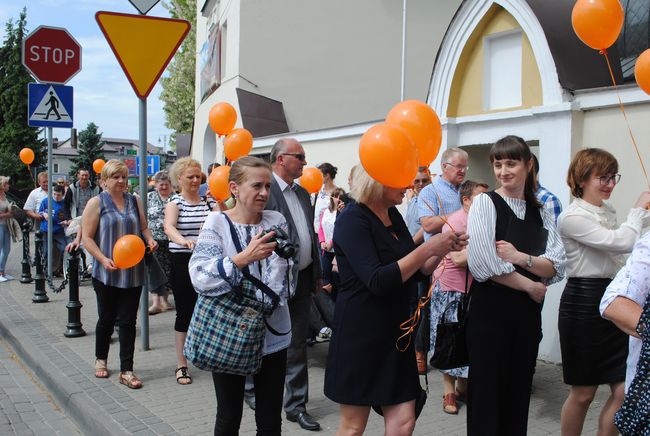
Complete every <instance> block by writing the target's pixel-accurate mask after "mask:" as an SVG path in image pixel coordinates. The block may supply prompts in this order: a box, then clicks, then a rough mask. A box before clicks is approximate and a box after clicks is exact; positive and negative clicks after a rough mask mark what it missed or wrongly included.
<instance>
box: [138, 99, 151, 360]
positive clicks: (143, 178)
mask: <svg viewBox="0 0 650 436" xmlns="http://www.w3.org/2000/svg"><path fill="white" fill-rule="evenodd" d="M138 100H139V101H140V103H139V110H138V113H139V116H140V150H139V156H140V199H141V200H142V212H143V213H144V216H145V217H146V216H147V99H146V98H139V99H138ZM140 320H141V325H142V329H141V331H142V350H143V351H147V350H149V293H148V292H147V291H145V290H144V288H143V289H142V294H141V295H140Z"/></svg>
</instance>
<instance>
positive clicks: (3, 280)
mask: <svg viewBox="0 0 650 436" xmlns="http://www.w3.org/2000/svg"><path fill="white" fill-rule="evenodd" d="M8 281H9V279H8V278H6V277H5V276H0V283H2V282H8Z"/></svg>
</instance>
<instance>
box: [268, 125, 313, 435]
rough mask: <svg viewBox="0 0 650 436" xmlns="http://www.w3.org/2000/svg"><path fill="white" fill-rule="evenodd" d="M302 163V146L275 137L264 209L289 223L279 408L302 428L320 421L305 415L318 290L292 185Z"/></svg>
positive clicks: (303, 195) (306, 201)
mask: <svg viewBox="0 0 650 436" xmlns="http://www.w3.org/2000/svg"><path fill="white" fill-rule="evenodd" d="M306 164H307V161H306V158H305V150H304V149H303V148H302V145H300V143H299V142H298V141H296V140H295V139H292V138H285V139H280V140H279V141H278V142H276V143H275V145H274V146H273V148H272V149H271V165H272V166H273V178H272V179H271V195H270V196H269V201H268V203H267V205H266V208H267V209H271V210H277V211H278V212H280V213H282V215H284V217H285V218H286V220H287V222H288V224H289V238H290V239H291V242H292V243H293V244H294V245H295V246H296V247H297V250H296V254H295V255H294V258H293V261H294V269H293V273H294V277H297V280H296V288H295V294H294V296H293V298H292V299H291V300H289V311H290V313H291V334H292V338H291V345H289V349H288V350H287V374H286V379H285V393H284V410H285V413H286V414H287V419H288V420H289V421H292V422H297V423H298V424H299V425H300V427H302V428H303V429H305V430H312V431H317V430H320V424H319V423H318V422H317V421H316V420H315V419H314V418H313V417H312V416H311V415H309V414H308V413H307V409H306V405H307V401H308V390H309V386H308V377H307V333H308V330H309V315H310V309H311V298H312V292H313V291H314V290H315V289H319V287H320V282H321V266H320V262H319V256H318V238H317V236H316V234H315V233H314V226H313V225H312V223H313V222H314V210H313V208H312V206H311V202H310V198H309V194H308V193H307V191H306V190H305V189H304V188H302V187H301V186H299V185H298V184H296V183H294V180H295V179H297V178H299V177H300V176H301V175H302V169H303V167H304V166H305V165H306Z"/></svg>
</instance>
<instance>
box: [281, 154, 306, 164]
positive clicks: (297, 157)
mask: <svg viewBox="0 0 650 436" xmlns="http://www.w3.org/2000/svg"><path fill="white" fill-rule="evenodd" d="M282 156H293V157H295V158H296V159H298V160H299V161H301V162H304V161H305V157H306V156H305V153H282Z"/></svg>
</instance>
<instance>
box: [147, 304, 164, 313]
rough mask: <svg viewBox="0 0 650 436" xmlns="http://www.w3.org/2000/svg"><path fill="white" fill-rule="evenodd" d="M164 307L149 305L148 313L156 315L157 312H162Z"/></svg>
mask: <svg viewBox="0 0 650 436" xmlns="http://www.w3.org/2000/svg"><path fill="white" fill-rule="evenodd" d="M164 311H165V309H164V308H162V307H159V306H149V315H156V314H158V313H162V312H164Z"/></svg>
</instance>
